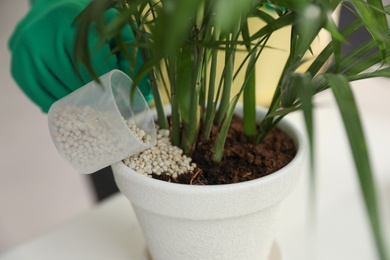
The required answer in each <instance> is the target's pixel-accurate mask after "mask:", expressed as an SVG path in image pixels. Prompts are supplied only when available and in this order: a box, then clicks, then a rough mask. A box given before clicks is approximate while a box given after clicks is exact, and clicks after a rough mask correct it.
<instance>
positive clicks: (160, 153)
mask: <svg viewBox="0 0 390 260" xmlns="http://www.w3.org/2000/svg"><path fill="white" fill-rule="evenodd" d="M169 135H170V132H169V130H165V129H161V130H158V133H157V144H156V146H153V147H151V148H149V149H147V150H144V151H142V152H141V153H139V154H136V155H132V156H130V157H128V158H126V159H125V160H124V163H125V164H126V165H127V166H128V167H129V168H131V169H133V170H134V171H137V172H139V173H141V174H144V175H147V176H149V177H151V176H152V174H153V173H154V174H157V175H161V174H162V173H165V174H166V175H169V176H172V178H177V177H178V175H180V174H183V173H187V172H189V171H194V170H195V168H196V164H195V163H191V160H192V159H191V158H190V157H187V156H185V155H183V150H181V149H180V148H178V147H176V146H173V145H172V144H171V142H170V140H169Z"/></svg>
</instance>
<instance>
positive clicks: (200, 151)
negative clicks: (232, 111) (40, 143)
mask: <svg viewBox="0 0 390 260" xmlns="http://www.w3.org/2000/svg"><path fill="white" fill-rule="evenodd" d="M217 133H218V132H217V128H216V127H214V128H213V130H212V133H211V138H210V141H209V142H207V143H202V142H199V143H198V144H197V146H196V149H195V151H194V152H193V153H192V155H191V158H192V159H193V162H195V163H196V164H197V168H196V169H195V170H194V171H192V172H188V173H186V174H181V175H179V177H178V178H177V179H174V178H172V177H170V176H168V175H165V174H161V175H156V174H153V178H155V179H160V180H164V181H169V182H176V183H182V184H192V185H217V184H231V183H237V182H244V181H249V180H253V179H257V178H260V177H263V176H266V175H268V174H271V173H273V172H275V171H277V170H279V169H281V168H283V167H284V166H286V165H287V164H288V163H289V162H290V161H291V160H292V159H293V158H294V156H295V154H296V148H295V145H294V142H293V140H292V139H291V138H290V137H288V136H287V135H286V134H285V133H284V132H283V131H281V130H280V129H278V128H274V129H273V130H272V131H271V133H270V134H268V136H267V138H266V139H265V141H264V143H262V144H258V145H253V144H252V143H250V142H249V141H248V140H247V139H246V137H245V135H244V129H243V121H242V119H241V118H240V117H238V116H234V117H233V120H232V124H231V126H230V129H229V132H228V136H227V140H226V145H225V150H224V157H223V160H222V162H221V163H215V162H214V161H213V160H212V159H211V157H212V154H213V150H214V147H213V143H214V140H215V138H216V136H217Z"/></svg>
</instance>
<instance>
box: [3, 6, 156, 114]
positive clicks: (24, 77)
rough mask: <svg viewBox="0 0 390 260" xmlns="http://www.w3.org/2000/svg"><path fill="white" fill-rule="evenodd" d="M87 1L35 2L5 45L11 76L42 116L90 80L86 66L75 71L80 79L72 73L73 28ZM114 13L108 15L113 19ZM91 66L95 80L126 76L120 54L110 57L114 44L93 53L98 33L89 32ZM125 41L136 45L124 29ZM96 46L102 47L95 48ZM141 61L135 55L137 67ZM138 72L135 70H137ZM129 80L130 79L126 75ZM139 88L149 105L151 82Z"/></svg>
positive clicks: (146, 80) (139, 57)
mask: <svg viewBox="0 0 390 260" xmlns="http://www.w3.org/2000/svg"><path fill="white" fill-rule="evenodd" d="M89 2H90V1H89V0H35V1H33V6H32V8H31V10H30V11H29V13H28V14H27V15H26V16H25V17H24V18H23V19H22V20H21V21H20V22H19V24H18V25H17V27H16V29H15V31H14V33H13V35H12V36H11V38H10V40H9V48H10V50H11V53H12V54H11V56H12V57H11V73H12V76H13V77H14V79H15V81H16V82H17V84H18V85H19V86H20V88H21V89H22V90H23V91H24V93H25V94H26V95H27V96H28V97H29V98H30V99H31V100H32V101H33V102H34V103H36V104H37V105H38V106H40V107H41V109H42V110H43V111H44V112H47V111H48V110H49V108H50V106H51V105H52V104H53V103H54V102H55V101H56V100H58V99H60V98H62V97H64V96H66V95H68V94H69V93H70V92H72V91H74V90H76V89H77V88H79V87H81V86H83V85H85V84H87V83H88V82H90V81H91V80H92V78H91V76H90V75H89V73H88V72H87V70H86V68H85V67H84V66H81V65H80V66H79V67H80V69H79V71H80V75H81V79H80V77H78V76H77V75H76V73H75V72H74V68H73V63H74V58H73V49H74V41H75V37H76V31H77V27H76V26H72V22H73V20H74V18H75V17H76V16H77V15H78V14H79V13H80V12H81V11H82V10H83V9H84V8H85V6H86V5H87V4H88V3H89ZM116 12H117V11H116V10H114V9H112V10H108V11H107V19H108V20H109V19H112V18H113V17H114V15H115V14H116ZM89 39H90V43H89V45H90V50H91V55H90V56H91V58H92V64H93V66H94V68H95V70H96V72H97V74H98V75H103V74H105V73H106V72H108V71H110V70H112V69H120V70H122V71H123V72H125V73H126V74H129V72H130V63H129V61H128V60H127V59H125V57H124V56H123V55H122V54H119V55H115V54H111V50H112V48H114V46H113V44H112V43H107V44H105V45H103V46H102V47H99V49H97V48H96V46H97V42H98V34H97V32H96V30H94V29H93V28H91V29H90V36H89ZM123 39H124V40H125V41H126V42H131V41H134V34H133V32H132V30H131V28H130V26H127V27H126V28H125V29H124V30H123ZM99 46H100V45H99ZM141 65H142V57H141V55H140V54H138V56H137V67H139V66H141ZM137 67H136V68H134V69H135V71H137ZM130 77H131V76H130ZM138 87H139V88H140V90H141V91H142V93H143V94H144V96H145V99H146V100H147V101H148V102H150V101H151V99H152V94H151V89H150V83H149V80H148V79H146V78H145V79H144V80H143V81H142V82H141V83H140V84H139V85H138Z"/></svg>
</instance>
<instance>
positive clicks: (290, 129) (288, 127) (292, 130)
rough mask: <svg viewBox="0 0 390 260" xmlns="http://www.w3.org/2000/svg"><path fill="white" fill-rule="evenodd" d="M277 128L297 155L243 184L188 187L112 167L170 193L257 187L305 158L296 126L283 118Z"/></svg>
mask: <svg viewBox="0 0 390 260" xmlns="http://www.w3.org/2000/svg"><path fill="white" fill-rule="evenodd" d="M169 108H170V107H169ZM169 108H166V111H167V112H169ZM242 110H243V106H242V104H237V107H236V112H237V113H238V114H242ZM265 111H267V110H266V109H265V108H263V107H256V112H263V113H264V112H265ZM278 127H279V128H280V129H281V130H283V131H284V132H286V134H287V135H288V136H289V137H290V138H292V139H293V141H294V144H295V146H296V148H297V153H296V155H295V156H294V158H293V159H292V160H291V162H289V163H288V164H287V165H286V166H284V167H283V168H281V169H279V170H277V171H276V172H273V173H271V174H269V175H266V176H263V177H260V178H257V179H255V180H250V181H245V182H239V183H231V184H220V185H189V184H181V183H171V182H166V181H161V180H158V179H153V178H151V177H148V176H145V175H143V174H140V173H138V172H136V171H134V170H132V169H130V168H129V167H127V166H126V165H125V164H124V163H123V162H122V161H120V162H117V163H115V164H114V165H113V167H119V169H121V168H122V169H123V170H125V171H127V172H129V173H131V175H132V178H134V179H135V180H137V181H140V182H144V181H147V180H148V181H147V182H149V185H153V186H155V188H156V189H163V190H165V189H167V190H170V191H172V189H174V190H178V191H179V190H186V192H199V191H202V192H205V191H206V192H207V191H208V192H213V191H215V192H217V191H218V192H220V191H221V190H224V189H229V190H232V189H242V188H245V189H246V188H248V187H249V186H258V185H259V184H260V183H267V182H273V181H275V180H276V179H279V178H282V177H283V176H284V175H286V174H288V173H289V172H291V168H294V167H296V166H295V165H296V164H300V163H301V162H302V161H304V158H305V157H306V151H307V142H306V138H305V137H304V136H303V134H302V133H301V131H299V130H298V128H297V127H296V126H294V124H293V123H292V122H290V121H289V120H288V119H286V118H284V119H283V120H282V121H280V122H279V124H278Z"/></svg>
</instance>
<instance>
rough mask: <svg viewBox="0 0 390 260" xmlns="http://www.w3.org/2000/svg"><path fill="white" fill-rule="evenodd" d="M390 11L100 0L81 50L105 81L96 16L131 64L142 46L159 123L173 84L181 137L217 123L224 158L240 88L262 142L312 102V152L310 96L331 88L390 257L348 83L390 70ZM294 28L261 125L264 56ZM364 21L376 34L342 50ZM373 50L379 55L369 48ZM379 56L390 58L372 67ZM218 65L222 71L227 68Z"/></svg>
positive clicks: (195, 137) (248, 119) (247, 0)
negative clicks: (98, 61) (93, 44)
mask: <svg viewBox="0 0 390 260" xmlns="http://www.w3.org/2000/svg"><path fill="white" fill-rule="evenodd" d="M345 2H347V3H348V4H349V5H348V6H349V8H350V10H351V12H354V13H355V14H356V16H357V20H356V21H355V22H353V23H351V24H349V25H348V26H347V27H346V28H345V29H343V30H342V31H339V30H338V28H337V25H336V22H335V21H334V20H333V18H332V16H331V14H332V13H333V12H334V10H335V8H336V7H337V6H339V5H342V4H344V3H345ZM266 5H267V6H268V7H272V8H273V9H274V13H275V15H270V14H269V12H267V11H266V8H265V6H266ZM108 8H116V9H117V11H118V15H117V17H116V18H115V19H114V20H112V21H109V22H108V23H107V22H104V19H103V13H104V11H105V10H106V9H108ZM389 11H390V8H389V7H388V6H386V7H384V6H383V4H382V1H380V0H368V1H362V0H349V1H340V0H333V1H330V0H295V1H287V0H240V1H237V0H186V1H183V0H127V1H126V0H123V1H114V0H95V1H92V2H91V4H90V5H89V6H88V7H87V8H86V9H85V10H84V11H83V13H82V14H80V16H79V17H78V18H77V19H76V21H75V22H76V23H77V24H78V26H79V31H78V35H77V44H76V48H75V56H76V58H77V59H78V60H79V61H80V62H81V63H82V64H84V65H85V67H86V68H87V69H88V70H89V71H90V73H91V75H93V76H94V77H95V78H96V79H97V75H96V73H95V70H94V68H93V67H92V64H91V62H90V57H89V53H90V50H87V49H86V48H88V44H86V41H87V35H88V29H89V27H90V26H91V24H96V28H97V30H98V31H99V32H100V35H101V40H102V41H103V42H107V41H109V42H111V43H112V44H113V46H115V47H114V52H118V53H119V52H120V53H122V54H123V55H125V56H126V57H127V58H128V59H129V60H130V61H131V62H132V64H134V65H135V53H137V51H139V52H141V53H142V56H143V59H144V64H143V66H142V67H141V68H140V69H139V71H138V73H137V74H136V75H135V77H134V79H133V80H134V82H135V84H137V82H139V81H140V80H141V79H142V78H143V77H145V76H147V77H149V78H150V80H151V88H152V91H153V94H154V99H155V106H156V109H157V111H158V122H159V125H160V127H163V128H167V127H169V126H168V122H167V119H166V116H165V114H164V110H163V101H162V95H161V92H162V91H165V92H167V95H168V97H169V101H170V103H171V106H172V115H171V116H172V118H171V125H170V127H171V128H172V142H173V144H174V145H176V146H179V147H181V148H182V149H183V150H184V151H185V153H187V154H191V152H192V151H193V149H194V147H195V143H196V142H197V141H199V140H200V141H207V140H208V137H209V135H210V131H211V126H212V125H213V124H216V125H217V126H218V129H219V138H218V139H217V141H216V142H215V153H214V156H213V159H214V160H215V161H220V160H221V159H222V155H223V153H222V151H223V146H224V143H225V137H226V133H227V129H228V127H229V125H230V121H231V119H232V115H233V111H234V107H235V105H236V104H237V102H238V100H239V98H240V97H241V95H243V96H244V111H245V115H244V120H245V129H246V130H245V131H246V134H247V136H248V138H249V139H251V140H253V141H254V142H261V141H262V140H264V138H265V136H266V135H267V134H268V133H269V131H270V130H271V129H272V128H273V127H275V126H276V124H277V123H278V122H279V121H280V120H281V119H282V118H283V117H284V116H285V115H287V114H289V113H290V112H293V111H296V110H299V109H301V110H303V113H304V116H305V120H306V128H307V132H308V136H309V141H310V147H311V151H312V152H311V155H312V158H313V146H314V144H313V140H314V129H313V114H312V109H313V106H312V102H311V100H312V97H313V95H316V94H318V93H320V92H322V91H323V90H325V89H331V90H332V92H333V93H334V96H335V97H336V100H337V104H338V106H339V108H340V113H341V115H342V118H343V120H344V123H345V128H346V132H347V134H348V138H349V140H350V145H351V149H352V153H353V156H354V159H355V162H356V167H357V173H358V177H359V180H360V186H361V190H362V193H363V195H364V199H365V203H366V206H367V210H368V215H369V219H370V222H371V225H372V230H373V233H374V237H375V241H376V245H377V251H378V255H379V256H380V258H381V259H387V258H386V257H387V256H386V251H385V247H384V241H383V234H382V233H381V229H380V221H379V213H378V206H377V199H376V191H375V185H374V181H373V174H372V169H371V166H370V161H369V157H368V152H367V147H366V145H365V138H364V133H363V130H362V126H361V123H360V119H359V113H358V110H357V105H356V103H355V101H354V98H353V93H352V90H351V87H350V84H349V83H350V82H351V81H355V80H360V79H365V78H371V77H390V70H389V68H388V67H387V66H386V63H388V62H389V61H390V30H389V27H388V23H387V19H386V17H387V16H388V15H389ZM259 22H262V23H265V25H264V26H262V27H261V28H260V29H258V30H256V31H254V32H253V31H252V32H250V30H249V29H248V24H249V23H259ZM125 26H130V27H131V28H132V30H133V32H134V34H135V38H136V39H135V41H134V42H125V41H124V40H123V37H122V35H121V34H122V31H123V28H124V27H125ZM285 27H288V28H289V30H290V32H291V38H290V50H289V56H288V59H287V61H286V63H285V65H284V68H283V72H282V75H281V76H280V78H279V81H278V85H277V87H276V90H275V93H274V96H273V99H272V102H271V105H270V107H269V112H268V114H267V116H266V119H265V120H263V121H262V122H261V125H260V127H259V128H256V125H255V124H254V122H255V108H254V106H255V99H254V98H255V91H256V76H255V73H254V68H255V64H256V62H257V61H258V60H260V59H262V52H263V50H264V49H265V48H272V47H271V46H268V45H267V41H268V40H269V38H270V37H271V36H272V35H273V33H275V32H276V31H278V30H280V29H282V28H285ZM361 27H365V28H366V29H367V30H368V31H369V32H370V34H371V36H372V38H371V39H370V40H368V41H367V42H365V43H363V44H361V45H360V46H358V47H356V48H355V49H354V50H352V51H351V52H349V53H348V54H346V55H344V56H342V55H341V52H340V46H341V44H342V43H343V42H345V41H346V39H347V38H348V37H349V36H350V35H351V34H352V33H353V32H354V31H356V30H357V29H359V28H361ZM323 29H325V30H327V31H328V32H329V33H330V35H331V37H332V39H331V41H330V43H329V44H328V45H327V46H326V48H324V50H323V51H322V52H321V53H320V54H319V55H318V56H316V57H314V61H313V62H312V63H311V65H310V66H309V67H308V69H307V70H306V71H304V72H299V71H298V68H299V67H300V66H301V65H302V64H304V63H305V62H307V61H306V58H305V57H306V56H305V54H307V53H311V47H310V46H311V44H312V43H313V41H314V40H315V39H316V37H317V36H318V34H319V32H320V30H323ZM129 49H133V50H135V51H133V52H130V51H129ZM368 52H370V53H372V55H370V56H364V54H366V53H368ZM130 53H132V54H130ZM237 53H245V55H246V58H245V59H244V60H243V61H242V62H241V61H239V62H238V61H237V60H236V54H237ZM219 56H223V57H222V59H221V57H219ZM328 64H330V65H329V66H327V65H328ZM375 64H382V65H383V66H381V67H380V68H379V69H378V70H376V71H372V72H367V69H368V68H370V67H372V66H373V65H375ZM217 68H220V69H221V70H222V74H221V75H219V74H218V73H217ZM129 73H132V74H133V72H129ZM239 74H243V75H245V76H246V77H245V80H244V82H243V83H237V82H236V80H235V79H236V77H237V75H239ZM158 84H160V85H161V86H160V88H159V87H158ZM234 84H241V85H240V86H239V89H240V90H239V92H238V93H235V94H232V86H233V85H234ZM312 177H313V179H314V173H313V176H312ZM312 184H313V185H314V181H313V183H312Z"/></svg>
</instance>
